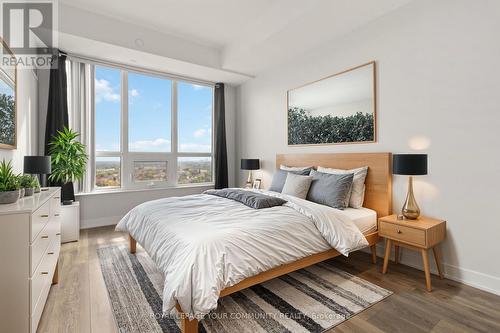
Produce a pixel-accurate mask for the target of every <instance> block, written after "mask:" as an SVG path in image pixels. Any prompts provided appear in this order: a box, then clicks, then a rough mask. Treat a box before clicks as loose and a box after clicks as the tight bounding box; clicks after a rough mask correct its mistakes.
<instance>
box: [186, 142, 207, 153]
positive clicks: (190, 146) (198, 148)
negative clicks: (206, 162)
mask: <svg viewBox="0 0 500 333" xmlns="http://www.w3.org/2000/svg"><path fill="white" fill-rule="evenodd" d="M211 150H212V146H211V145H202V144H197V143H181V144H180V145H179V151H181V152H183V153H209V152H210V151H211Z"/></svg>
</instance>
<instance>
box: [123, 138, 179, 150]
mask: <svg viewBox="0 0 500 333" xmlns="http://www.w3.org/2000/svg"><path fill="white" fill-rule="evenodd" d="M129 149H130V150H134V151H155V150H156V151H170V140H167V139H164V138H156V139H153V140H138V141H134V142H131V143H130V144H129Z"/></svg>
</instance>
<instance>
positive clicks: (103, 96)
mask: <svg viewBox="0 0 500 333" xmlns="http://www.w3.org/2000/svg"><path fill="white" fill-rule="evenodd" d="M95 101H96V103H99V102H101V101H106V102H119V101H120V94H118V93H116V92H115V90H114V89H113V87H111V84H110V83H109V81H107V80H104V79H101V80H97V79H96V80H95Z"/></svg>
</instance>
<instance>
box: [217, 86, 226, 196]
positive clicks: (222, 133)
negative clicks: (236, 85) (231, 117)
mask: <svg viewBox="0 0 500 333" xmlns="http://www.w3.org/2000/svg"><path fill="white" fill-rule="evenodd" d="M214 108H215V110H214V117H215V152H214V158H215V188H216V189H221V188H226V187H228V171H227V148H226V111H225V104H224V83H216V84H215V91H214Z"/></svg>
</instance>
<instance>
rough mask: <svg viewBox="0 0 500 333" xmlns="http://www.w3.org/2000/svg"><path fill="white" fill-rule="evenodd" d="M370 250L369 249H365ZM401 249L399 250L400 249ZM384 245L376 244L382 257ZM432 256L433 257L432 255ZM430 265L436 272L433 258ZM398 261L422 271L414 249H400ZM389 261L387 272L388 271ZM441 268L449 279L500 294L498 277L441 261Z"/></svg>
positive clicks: (420, 261) (418, 254) (418, 256)
mask: <svg viewBox="0 0 500 333" xmlns="http://www.w3.org/2000/svg"><path fill="white" fill-rule="evenodd" d="M365 251H366V252H370V251H369V249H366V250H365ZM400 251H401V250H400ZM384 252H385V246H384V243H379V244H377V255H378V256H379V257H381V258H383V257H384ZM432 258H433V257H432ZM391 259H394V248H392V250H391ZM429 261H430V265H431V272H432V273H433V274H437V269H436V265H435V262H434V260H433V259H431V260H429ZM400 263H401V264H403V265H406V266H410V267H413V268H416V269H419V270H421V271H423V266H422V256H421V255H420V253H418V252H416V251H411V250H408V249H404V248H403V249H402V253H401V258H400ZM390 265H391V264H390V263H389V273H390ZM441 265H442V268H443V275H444V276H445V277H446V278H447V279H450V280H453V281H457V282H460V283H463V284H466V285H468V286H471V287H474V288H477V289H481V290H484V291H487V292H489V293H492V294H496V295H500V278H498V277H495V276H492V275H488V274H484V273H481V272H477V271H473V270H470V269H466V268H461V267H457V266H454V265H449V264H446V263H441Z"/></svg>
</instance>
